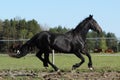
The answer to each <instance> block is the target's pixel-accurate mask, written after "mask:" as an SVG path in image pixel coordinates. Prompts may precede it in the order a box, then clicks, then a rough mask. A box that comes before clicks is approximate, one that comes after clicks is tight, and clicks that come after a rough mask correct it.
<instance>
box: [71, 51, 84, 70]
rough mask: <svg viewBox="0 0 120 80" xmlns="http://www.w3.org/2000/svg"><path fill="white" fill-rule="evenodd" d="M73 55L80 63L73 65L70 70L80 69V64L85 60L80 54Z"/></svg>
mask: <svg viewBox="0 0 120 80" xmlns="http://www.w3.org/2000/svg"><path fill="white" fill-rule="evenodd" d="M75 55H76V56H77V57H78V58H80V59H81V62H80V63H76V64H75V65H73V66H72V70H74V69H76V68H78V67H80V65H82V64H83V63H84V62H85V59H84V57H83V56H82V54H81V53H80V52H77V53H75Z"/></svg>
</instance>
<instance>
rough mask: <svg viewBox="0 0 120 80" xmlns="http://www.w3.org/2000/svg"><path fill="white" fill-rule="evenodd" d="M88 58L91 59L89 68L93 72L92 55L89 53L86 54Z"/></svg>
mask: <svg viewBox="0 0 120 80" xmlns="http://www.w3.org/2000/svg"><path fill="white" fill-rule="evenodd" d="M86 56H87V57H88V59H89V62H88V68H89V69H90V70H93V67H92V59H91V55H90V54H89V53H88V52H86Z"/></svg>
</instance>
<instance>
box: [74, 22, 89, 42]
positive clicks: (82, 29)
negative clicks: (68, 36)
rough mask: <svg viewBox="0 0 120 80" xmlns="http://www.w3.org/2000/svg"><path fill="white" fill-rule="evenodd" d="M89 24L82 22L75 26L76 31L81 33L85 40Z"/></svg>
mask: <svg viewBox="0 0 120 80" xmlns="http://www.w3.org/2000/svg"><path fill="white" fill-rule="evenodd" d="M88 26H89V25H88V23H84V24H81V25H79V26H78V27H76V28H75V30H74V32H75V33H77V34H79V35H80V36H81V37H82V38H83V40H85V39H86V35H87V33H88V31H89V27H88Z"/></svg>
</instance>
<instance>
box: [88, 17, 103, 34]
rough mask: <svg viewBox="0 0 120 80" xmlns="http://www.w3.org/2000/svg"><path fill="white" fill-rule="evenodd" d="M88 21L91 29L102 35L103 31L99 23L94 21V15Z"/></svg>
mask: <svg viewBox="0 0 120 80" xmlns="http://www.w3.org/2000/svg"><path fill="white" fill-rule="evenodd" d="M87 20H88V23H89V28H90V29H92V30H94V31H96V32H97V33H101V32H102V29H101V27H100V26H99V24H98V23H97V21H96V20H95V19H93V15H89V17H88V18H87Z"/></svg>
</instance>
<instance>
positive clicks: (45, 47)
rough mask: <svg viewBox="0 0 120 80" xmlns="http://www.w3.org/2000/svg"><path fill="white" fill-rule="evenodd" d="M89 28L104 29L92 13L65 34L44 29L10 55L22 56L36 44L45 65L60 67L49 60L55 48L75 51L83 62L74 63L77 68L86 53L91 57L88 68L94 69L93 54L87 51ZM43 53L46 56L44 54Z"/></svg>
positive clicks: (73, 67)
mask: <svg viewBox="0 0 120 80" xmlns="http://www.w3.org/2000/svg"><path fill="white" fill-rule="evenodd" d="M89 29H92V30H94V31H96V32H97V33H100V32H102V29H101V28H100V26H99V25H98V23H97V22H96V21H95V20H94V19H93V16H92V15H89V17H87V18H85V19H84V20H83V21H82V22H80V23H79V24H78V25H77V27H76V28H75V29H72V30H70V31H68V32H66V33H65V34H58V33H51V32H49V31H42V32H40V33H38V34H36V35H35V36H33V37H32V38H31V39H30V40H29V41H27V42H26V43H25V44H24V45H22V47H20V49H19V50H18V51H17V53H16V54H12V53H11V54H9V55H10V56H11V57H15V58H21V57H23V56H25V55H26V54H27V53H28V52H29V50H28V49H29V47H30V46H36V47H37V48H38V49H39V51H38V53H37V54H36V56H37V57H38V58H39V59H40V60H41V61H42V62H43V65H44V67H48V64H49V65H51V66H52V67H53V68H54V70H55V71H57V70H59V69H58V68H57V67H56V66H55V65H54V64H52V63H51V62H50V60H49V53H50V52H51V51H52V50H53V49H54V50H56V51H60V52H64V53H74V54H75V55H76V56H77V57H78V58H80V59H81V62H80V63H77V64H75V65H73V66H72V69H76V68H78V67H79V66H80V65H81V64H83V63H84V61H85V59H84V57H83V56H82V54H85V55H86V56H87V57H88V59H89V63H88V68H89V69H93V68H92V60H91V56H90V54H89V53H88V52H87V46H86V35H87V32H88V31H89ZM43 54H44V56H42V55H43Z"/></svg>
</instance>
